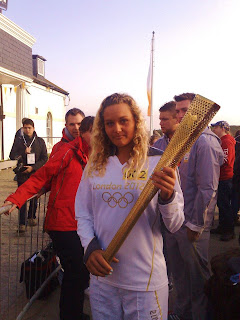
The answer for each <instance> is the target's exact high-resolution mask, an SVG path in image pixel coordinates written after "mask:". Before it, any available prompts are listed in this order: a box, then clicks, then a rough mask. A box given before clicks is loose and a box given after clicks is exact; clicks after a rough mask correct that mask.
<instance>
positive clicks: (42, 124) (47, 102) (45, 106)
mask: <svg viewBox="0 0 240 320" xmlns="http://www.w3.org/2000/svg"><path fill="white" fill-rule="evenodd" d="M4 87H7V90H6V92H5V90H4ZM10 87H11V88H12V90H11V92H10ZM22 90H27V91H28V92H29V93H28V92H27V91H25V99H24V101H25V104H26V105H25V112H26V115H23V116H27V117H29V118H30V119H32V120H33V121H34V124H35V130H36V132H37V135H38V136H40V137H46V136H47V132H46V125H47V113H48V112H51V114H52V136H53V137H61V136H62V129H63V128H64V125H65V120H64V117H65V113H66V107H65V105H64V99H65V96H64V95H63V94H61V93H58V92H55V91H52V90H51V89H50V90H49V89H47V88H45V87H43V86H41V85H38V84H36V83H28V84H27V85H26V87H25V88H24V89H22ZM3 107H4V110H3V112H4V114H5V115H6V118H5V120H4V159H5V160H6V159H8V157H9V153H10V150H11V147H12V143H13V139H14V136H15V133H16V131H17V130H18V129H19V128H16V92H15V90H14V87H13V86H11V85H4V86H3ZM35 108H38V114H37V113H36V109H35Z"/></svg>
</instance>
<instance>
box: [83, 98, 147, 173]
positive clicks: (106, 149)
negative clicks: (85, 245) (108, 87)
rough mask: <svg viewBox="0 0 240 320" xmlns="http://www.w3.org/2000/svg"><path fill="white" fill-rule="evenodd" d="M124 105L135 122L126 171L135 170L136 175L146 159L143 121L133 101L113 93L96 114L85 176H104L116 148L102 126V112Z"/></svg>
mask: <svg viewBox="0 0 240 320" xmlns="http://www.w3.org/2000/svg"><path fill="white" fill-rule="evenodd" d="M120 103H125V104H127V105H128V106H129V108H130V111H131V112H132V115H133V117H134V120H135V136H134V138H133V144H134V146H133V149H132V152H131V153H130V159H129V161H128V162H127V167H128V170H127V171H130V170H132V169H133V170H136V174H137V175H138V174H139V172H140V171H141V168H142V166H143V164H144V163H145V161H146V159H147V151H148V135H147V129H146V124H145V120H144V118H143V116H142V113H141V110H140V108H139V107H138V106H137V103H136V102H135V100H134V99H133V98H132V97H131V96H129V95H127V94H120V93H114V94H112V95H110V96H108V97H106V98H105V99H104V100H103V102H102V103H101V106H100V108H99V110H98V112H97V115H96V118H95V121H94V124H93V131H92V139H91V145H92V152H91V155H90V158H89V161H88V166H87V168H86V170H85V171H86V172H85V174H86V176H89V177H90V176H92V174H93V172H94V174H95V175H97V176H104V174H105V171H106V164H107V161H108V158H109V157H110V156H112V155H114V154H115V152H116V147H115V145H114V144H113V143H112V142H111V141H110V139H109V138H108V136H107V134H106V132H105V126H104V110H105V109H106V108H107V107H109V106H111V105H114V104H120Z"/></svg>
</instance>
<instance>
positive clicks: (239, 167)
mask: <svg viewBox="0 0 240 320" xmlns="http://www.w3.org/2000/svg"><path fill="white" fill-rule="evenodd" d="M234 138H235V141H236V144H235V162H234V166H233V179H232V183H233V192H232V208H233V215H234V220H235V225H238V226H239V225H240V220H239V218H238V211H239V209H240V130H238V131H237V132H236V134H235V137H234Z"/></svg>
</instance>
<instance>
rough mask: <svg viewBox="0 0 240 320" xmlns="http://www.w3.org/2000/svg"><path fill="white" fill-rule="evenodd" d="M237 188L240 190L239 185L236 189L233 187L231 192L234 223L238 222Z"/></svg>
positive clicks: (238, 201)
mask: <svg viewBox="0 0 240 320" xmlns="http://www.w3.org/2000/svg"><path fill="white" fill-rule="evenodd" d="M239 188H240V185H239V186H238V187H237V186H233V190H232V209H233V215H234V219H235V221H236V220H238V211H239V208H240V199H239V198H240V194H239V193H240V192H239Z"/></svg>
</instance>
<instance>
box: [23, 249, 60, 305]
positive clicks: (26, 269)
mask: <svg viewBox="0 0 240 320" xmlns="http://www.w3.org/2000/svg"><path fill="white" fill-rule="evenodd" d="M57 266H58V262H57V260H56V255H55V253H54V251H53V248H52V243H50V244H49V245H48V246H47V247H46V248H45V249H43V250H40V251H35V252H34V253H33V255H32V256H31V257H30V258H28V259H27V260H26V261H25V262H23V263H22V266H21V275H20V282H23V281H24V282H25V285H26V295H27V298H28V299H30V298H31V297H32V296H33V295H34V293H35V292H36V291H37V290H38V288H40V286H41V285H42V283H43V282H44V281H45V280H46V279H47V278H48V277H49V275H50V274H51V273H52V272H53V271H54V270H55V269H56V268H57ZM58 285H59V281H58V278H57V274H56V276H54V277H53V278H52V279H51V280H50V281H49V282H48V284H47V285H46V286H45V288H44V289H43V291H42V293H41V294H40V296H39V297H38V299H43V298H46V297H47V296H48V295H49V294H50V293H51V292H52V291H53V290H54V289H55V288H56V287H57V286H58Z"/></svg>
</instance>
